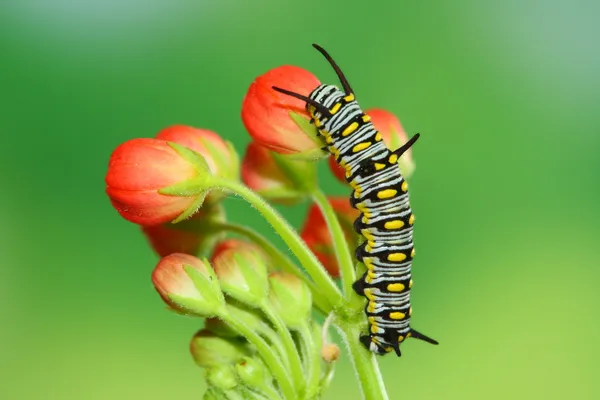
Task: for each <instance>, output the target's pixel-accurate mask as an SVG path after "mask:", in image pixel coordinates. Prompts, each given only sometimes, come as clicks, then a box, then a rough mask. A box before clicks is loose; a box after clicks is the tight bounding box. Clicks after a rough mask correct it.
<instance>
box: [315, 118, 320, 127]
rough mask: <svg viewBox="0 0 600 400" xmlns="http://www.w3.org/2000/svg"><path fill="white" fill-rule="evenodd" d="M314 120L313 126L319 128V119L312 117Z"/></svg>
mask: <svg viewBox="0 0 600 400" xmlns="http://www.w3.org/2000/svg"><path fill="white" fill-rule="evenodd" d="M314 122H315V126H316V127H317V128H320V127H321V121H320V120H319V119H318V118H314Z"/></svg>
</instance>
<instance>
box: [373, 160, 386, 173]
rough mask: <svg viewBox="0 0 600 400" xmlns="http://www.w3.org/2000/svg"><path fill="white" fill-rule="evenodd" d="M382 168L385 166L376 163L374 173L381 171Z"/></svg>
mask: <svg viewBox="0 0 600 400" xmlns="http://www.w3.org/2000/svg"><path fill="white" fill-rule="evenodd" d="M384 168H385V164H382V163H377V162H376V163H375V170H376V171H381V170H382V169H384Z"/></svg>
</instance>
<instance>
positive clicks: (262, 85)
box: [242, 65, 320, 154]
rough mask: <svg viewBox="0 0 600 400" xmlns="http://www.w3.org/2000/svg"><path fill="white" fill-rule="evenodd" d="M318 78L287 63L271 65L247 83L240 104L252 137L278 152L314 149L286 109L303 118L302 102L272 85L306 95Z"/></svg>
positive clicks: (289, 152)
mask: <svg viewBox="0 0 600 400" xmlns="http://www.w3.org/2000/svg"><path fill="white" fill-rule="evenodd" d="M319 84H320V82H319V80H318V79H317V78H316V77H315V76H314V75H313V74H311V73H310V72H308V71H306V70H304V69H302V68H299V67H294V66H291V65H284V66H281V67H277V68H274V69H272V70H270V71H268V72H267V73H265V74H264V75H261V76H259V77H258V78H256V80H255V81H254V82H253V83H252V84H251V85H250V88H249V89H248V92H247V93H246V97H245V98H244V102H243V104H242V121H243V122H244V125H245V126H246V129H247V130H248V133H249V134H250V136H252V138H253V139H254V140H256V141H257V142H258V143H260V144H262V145H263V146H265V147H268V148H269V149H271V150H273V151H276V152H278V153H281V154H291V153H300V152H306V151H311V150H318V149H319V145H318V144H317V143H315V142H314V141H313V140H311V139H310V138H309V137H308V136H307V135H306V133H304V131H303V130H302V129H301V128H300V127H299V126H298V124H296V123H295V122H294V120H293V119H292V118H291V117H290V112H293V113H297V114H300V115H301V116H304V117H305V118H306V119H307V120H308V119H309V116H308V113H307V112H306V108H305V106H306V105H305V103H304V102H303V101H302V100H298V99H296V98H294V97H291V96H287V95H284V94H282V93H279V92H276V91H275V90H273V88H272V86H278V87H281V88H283V89H287V90H291V91H294V92H297V93H300V94H303V95H306V96H308V94H310V92H312V91H313V90H314V89H315V88H316V87H317V86H319Z"/></svg>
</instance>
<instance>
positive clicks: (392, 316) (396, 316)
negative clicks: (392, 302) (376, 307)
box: [390, 311, 406, 319]
mask: <svg viewBox="0 0 600 400" xmlns="http://www.w3.org/2000/svg"><path fill="white" fill-rule="evenodd" d="M404 317H406V314H404V313H401V312H400V311H395V312H391V313H390V319H404Z"/></svg>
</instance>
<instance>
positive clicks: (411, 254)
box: [410, 247, 415, 257]
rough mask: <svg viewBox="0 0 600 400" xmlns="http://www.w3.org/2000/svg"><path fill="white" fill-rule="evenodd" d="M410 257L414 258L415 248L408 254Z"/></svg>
mask: <svg viewBox="0 0 600 400" xmlns="http://www.w3.org/2000/svg"><path fill="white" fill-rule="evenodd" d="M410 256H411V257H414V256H415V248H414V247H413V249H412V251H411V252H410Z"/></svg>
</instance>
